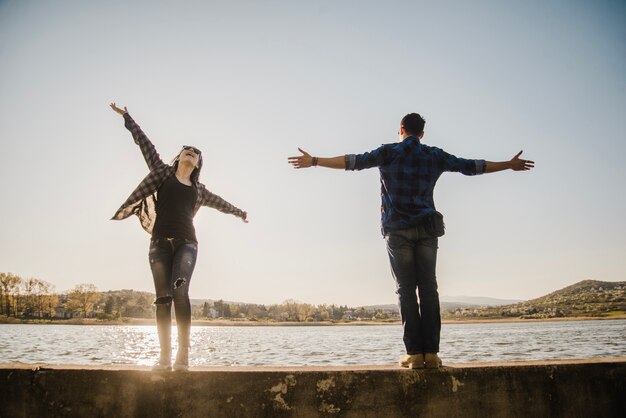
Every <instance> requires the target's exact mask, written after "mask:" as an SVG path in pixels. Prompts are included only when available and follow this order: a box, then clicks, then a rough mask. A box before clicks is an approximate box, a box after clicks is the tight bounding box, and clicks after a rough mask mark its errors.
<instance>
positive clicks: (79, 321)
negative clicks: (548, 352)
mask: <svg viewBox="0 0 626 418" xmlns="http://www.w3.org/2000/svg"><path fill="white" fill-rule="evenodd" d="M624 319H626V315H615V316H610V317H589V316H579V317H567V318H532V319H522V318H502V319H497V318H485V319H476V318H472V319H448V320H442V321H441V323H442V324H484V323H524V322H563V321H605V320H624ZM172 323H175V321H172ZM2 324H23V325H117V326H125V325H126V326H142V325H143V326H153V325H155V319H154V318H126V319H124V320H99V319H95V318H72V319H52V320H45V319H20V318H6V317H0V325H2ZM372 325H396V326H399V325H401V323H400V321H399V320H398V321H347V322H273V321H237V320H235V321H233V320H221V319H218V320H208V319H196V320H192V321H191V326H196V327H316V326H322V327H329V326H372Z"/></svg>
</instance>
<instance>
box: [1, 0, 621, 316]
mask: <svg viewBox="0 0 626 418" xmlns="http://www.w3.org/2000/svg"><path fill="white" fill-rule="evenodd" d="M625 22H626V3H625V2H623V1H596V2H589V1H577V0H562V1H559V0H553V1H544V0H531V1H495V0H494V1H486V0H478V1H472V2H467V1H461V0H459V1H384V2H383V1H380V2H373V1H371V2H370V1H356V0H355V1H342V0H334V1H315V0H312V1H263V0H259V1H239V0H234V1H226V0H224V1H196V2H191V1H180V2H175V1H162V2H158V1H117V0H112V1H107V2H101V1H82V0H80V1H79V0H76V1H55V2H47V1H18V0H13V1H6V0H5V1H0V62H1V63H2V64H1V65H0V118H1V120H0V157H1V159H2V164H0V199H1V200H0V271H4V272H13V273H16V274H19V275H21V276H22V277H36V278H40V279H43V280H46V281H49V282H51V283H53V284H55V285H56V286H57V290H58V291H64V290H67V289H70V288H72V287H73V286H75V285H76V284H78V283H93V284H95V285H96V286H97V287H98V288H99V289H100V290H108V289H120V288H133V289H137V290H147V291H153V284H152V276H151V274H150V269H149V265H148V259H147V252H148V244H149V236H148V235H147V234H146V233H145V232H144V231H143V230H142V229H141V227H140V226H139V223H138V221H137V220H136V218H134V217H133V218H131V219H128V220H125V221H121V222H120V221H111V220H109V219H110V217H111V216H112V215H113V213H114V212H115V210H116V209H117V208H118V207H119V205H120V204H121V203H122V202H123V201H124V200H125V199H126V197H127V196H128V195H129V194H130V192H131V191H132V190H133V189H134V187H135V186H136V185H137V184H138V183H139V181H140V180H141V179H142V178H143V177H144V176H145V175H146V174H147V167H146V166H145V163H144V161H143V158H142V157H141V154H140V152H139V150H138V148H137V147H136V145H135V144H134V143H133V141H132V138H131V136H130V133H129V132H128V131H126V129H125V128H124V127H123V121H122V118H121V117H120V116H119V115H117V114H115V113H114V112H113V111H112V110H111V109H110V108H109V107H108V104H109V103H110V102H112V101H115V102H116V103H117V104H118V105H120V106H128V109H129V111H130V113H131V115H132V116H133V117H134V119H135V120H136V121H137V122H138V123H139V124H140V125H141V126H142V128H143V129H144V131H145V132H146V133H147V134H148V136H149V137H150V138H151V139H152V141H153V142H154V143H155V145H156V146H157V149H158V150H159V151H160V153H161V155H162V156H163V157H164V159H165V160H166V161H169V160H170V159H171V158H172V157H173V156H174V155H175V154H176V153H177V152H178V151H179V150H180V147H181V145H183V144H192V145H195V146H197V147H199V148H200V149H202V150H203V155H204V161H205V166H204V169H203V172H202V175H201V181H202V182H203V183H205V184H206V186H207V188H208V189H209V190H211V191H213V192H214V193H216V194H218V195H220V196H222V197H223V198H225V199H226V200H228V201H230V202H231V203H233V204H234V205H236V206H238V207H240V208H242V209H244V210H246V211H248V213H249V218H250V223H249V224H247V225H246V224H244V223H243V222H241V221H240V220H239V219H237V218H235V217H233V216H230V215H224V214H222V213H220V212H217V211H215V210H213V209H209V208H203V209H201V210H200V212H199V214H198V216H196V218H195V226H196V231H197V235H198V239H199V241H200V244H199V258H198V264H197V267H196V270H195V273H194V276H193V279H192V282H191V296H192V297H193V298H213V299H219V298H223V299H226V300H234V301H242V302H255V303H280V302H282V301H283V300H285V299H288V298H293V299H296V300H299V301H302V302H308V303H315V304H318V303H340V304H348V305H352V306H354V305H360V304H375V303H392V302H394V301H395V295H394V289H395V287H394V283H393V279H392V277H391V274H390V270H389V266H388V259H387V253H386V250H385V243H384V240H383V239H382V237H381V235H380V230H379V222H380V219H379V217H380V185H379V180H378V171H377V170H376V169H372V170H367V171H361V172H343V171H335V170H327V169H322V168H317V169H308V170H294V169H293V168H291V166H289V165H288V164H287V157H289V156H291V155H297V150H296V148H297V147H298V146H300V147H302V148H303V149H305V150H307V151H309V152H310V153H312V154H314V155H318V156H335V155H341V154H345V153H360V152H365V151H369V150H371V149H374V148H376V147H378V146H379V145H380V144H382V143H388V142H394V141H397V131H398V125H399V121H400V119H401V118H402V116H404V115H405V114H407V113H410V112H418V113H420V114H422V115H423V116H424V117H425V119H426V121H427V122H426V135H425V137H424V142H425V143H427V144H429V145H435V146H438V147H441V148H443V149H445V150H446V151H448V152H450V153H452V154H455V155H457V156H461V157H466V158H485V159H487V160H492V161H500V160H508V159H509V158H511V157H512V156H513V155H514V154H515V153H516V152H517V151H519V150H522V149H523V150H524V154H523V155H522V157H525V158H528V159H532V160H534V161H535V162H536V167H535V169H534V170H533V171H530V172H525V173H514V172H511V171H507V172H504V173H496V174H489V175H484V176H479V177H465V176H463V175H460V174H457V173H447V174H444V175H443V176H442V178H441V179H440V180H439V182H438V185H437V188H436V191H435V201H436V203H437V208H438V209H439V210H440V211H441V212H443V213H444V215H445V219H446V225H447V233H446V235H445V237H443V238H441V239H440V243H439V248H440V249H439V259H438V280H439V289H440V294H442V295H449V296H456V295H472V296H491V297H499V298H516V299H528V298H532V297H536V296H541V295H543V294H545V293H548V292H551V291H553V290H557V289H559V288H561V287H564V286H567V285H570V284H572V283H574V282H577V281H579V280H583V279H596V280H609V281H617V280H624V279H625V276H624V272H625V271H626V256H625V255H626V239H625V238H624V237H626V216H625V215H624V214H625V213H626V193H625V192H624V190H625V188H624V182H625V180H626V168H625V167H626V165H625V164H624V162H623V161H624V156H625V155H626V145H625V140H626V134H625V132H626V25H625V24H624V23H625Z"/></svg>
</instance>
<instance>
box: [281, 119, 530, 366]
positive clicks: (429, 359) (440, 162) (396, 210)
mask: <svg viewBox="0 0 626 418" xmlns="http://www.w3.org/2000/svg"><path fill="white" fill-rule="evenodd" d="M424 125H425V121H424V119H423V118H422V117H421V116H420V115H419V114H417V113H410V114H408V115H406V116H405V117H404V118H402V121H401V122H400V131H399V132H398V135H399V137H400V139H401V141H400V142H398V143H393V144H385V145H382V146H381V147H379V148H377V149H375V150H373V151H371V152H366V153H364V154H356V155H355V154H348V155H342V156H337V157H332V158H318V157H312V156H311V155H310V154H309V153H307V152H305V151H303V150H302V149H300V148H298V150H299V151H300V152H301V153H302V155H300V156H297V157H289V159H288V161H289V163H290V164H292V165H293V166H294V168H307V167H312V166H320V167H328V168H337V169H345V170H362V169H365V168H371V167H378V169H379V170H380V182H381V197H382V233H383V236H384V237H385V240H386V242H387V252H388V254H389V261H390V263H391V271H392V274H393V277H394V279H395V281H396V293H397V294H398V301H399V305H400V317H401V318H402V326H403V331H404V336H403V339H404V345H405V347H406V353H407V355H406V357H404V358H402V359H401V360H400V366H402V367H408V368H411V369H416V368H424V367H426V368H439V366H441V359H440V358H439V356H438V355H437V353H438V352H439V335H440V333H441V316H440V312H439V293H438V292H437V279H436V276H435V267H436V263H437V245H438V237H439V236H441V235H443V218H442V217H441V214H439V213H438V212H437V211H436V210H435V203H434V201H433V190H434V188H435V184H436V182H437V179H439V176H440V175H441V174H442V173H443V172H445V171H455V172H460V173H462V174H465V175H468V176H471V175H476V174H483V173H495V172H497V171H503V170H508V169H511V170H515V171H527V170H530V169H531V168H533V167H534V164H535V163H534V162H533V161H528V160H522V159H520V158H519V157H520V155H521V154H522V151H520V152H519V153H518V154H517V155H515V157H513V158H512V159H511V160H509V161H502V162H491V161H485V160H467V159H463V158H457V157H455V156H454V155H451V154H448V153H446V152H445V151H443V150H442V149H439V148H435V147H431V146H428V145H424V144H422V143H421V142H420V140H421V139H422V138H423V137H424ZM416 289H417V293H418V294H419V302H418V299H417V295H416Z"/></svg>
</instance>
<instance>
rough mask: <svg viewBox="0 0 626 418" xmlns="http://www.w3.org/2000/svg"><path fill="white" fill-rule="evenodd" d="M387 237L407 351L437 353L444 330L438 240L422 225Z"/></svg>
mask: <svg viewBox="0 0 626 418" xmlns="http://www.w3.org/2000/svg"><path fill="white" fill-rule="evenodd" d="M385 239H386V241H387V252H388V253H389V261H390V263H391V272H392V274H393V277H394V279H395V281H396V293H397V294H398V304H399V306H400V317H401V319H402V327H403V332H404V336H403V340H404V346H405V347H406V352H407V354H420V353H437V352H439V335H440V333H441V314H440V311H439V293H438V292H437V278H436V276H435V268H436V265H437V248H438V239H437V238H436V237H431V236H429V235H428V234H427V233H426V232H425V231H424V228H423V227H421V226H415V227H411V228H408V229H403V230H399V231H389V232H388V233H387V234H386V236H385ZM416 290H417V293H418V294H419V302H418V299H417V295H416Z"/></svg>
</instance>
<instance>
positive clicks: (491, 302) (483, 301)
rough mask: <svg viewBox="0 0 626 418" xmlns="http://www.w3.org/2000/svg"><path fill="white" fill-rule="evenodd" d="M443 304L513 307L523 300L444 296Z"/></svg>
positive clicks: (442, 298)
mask: <svg viewBox="0 0 626 418" xmlns="http://www.w3.org/2000/svg"><path fill="white" fill-rule="evenodd" d="M441 302H442V304H443V303H449V304H461V305H474V306H499V305H511V304H513V303H519V302H522V300H521V299H496V298H488V297H483V296H442V297H441Z"/></svg>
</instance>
